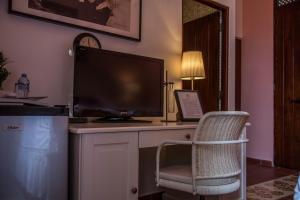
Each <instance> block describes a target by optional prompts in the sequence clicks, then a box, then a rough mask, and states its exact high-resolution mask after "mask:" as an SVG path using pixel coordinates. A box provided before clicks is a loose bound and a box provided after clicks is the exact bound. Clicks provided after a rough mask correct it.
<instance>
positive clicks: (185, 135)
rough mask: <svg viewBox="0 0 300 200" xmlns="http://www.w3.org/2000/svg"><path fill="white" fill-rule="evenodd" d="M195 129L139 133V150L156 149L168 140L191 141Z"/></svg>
mask: <svg viewBox="0 0 300 200" xmlns="http://www.w3.org/2000/svg"><path fill="white" fill-rule="evenodd" d="M194 132H195V129H176V130H160V131H141V132H139V148H146V147H156V146H158V145H160V144H161V143H162V142H164V141H166V140H191V139H192V138H193V135H194Z"/></svg>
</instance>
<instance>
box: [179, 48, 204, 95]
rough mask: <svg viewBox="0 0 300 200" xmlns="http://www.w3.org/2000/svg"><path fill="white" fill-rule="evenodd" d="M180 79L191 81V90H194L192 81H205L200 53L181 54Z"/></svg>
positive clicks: (188, 52) (187, 52)
mask: <svg viewBox="0 0 300 200" xmlns="http://www.w3.org/2000/svg"><path fill="white" fill-rule="evenodd" d="M181 79H182V80H191V81H192V90H194V80H198V79H205V69H204V62H203V55H202V52H201V51H186V52H183V55H182V63H181Z"/></svg>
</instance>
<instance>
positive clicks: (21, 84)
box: [15, 74, 30, 98]
mask: <svg viewBox="0 0 300 200" xmlns="http://www.w3.org/2000/svg"><path fill="white" fill-rule="evenodd" d="M29 88H30V81H29V79H28V78H27V75H26V74H22V75H21V77H20V78H19V80H18V82H17V83H16V84H15V90H16V95H17V98H27V97H28V94H29Z"/></svg>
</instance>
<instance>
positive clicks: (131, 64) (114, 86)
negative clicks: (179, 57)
mask: <svg viewBox="0 0 300 200" xmlns="http://www.w3.org/2000/svg"><path fill="white" fill-rule="evenodd" d="M163 81H164V62H163V60H160V59H155V58H149V57H143V56H137V55H131V54H125V53H119V52H113V51H107V50H99V49H93V48H87V47H78V48H76V52H75V71H74V96H73V113H74V116H75V117H155V116H157V117H158V116H162V115H163Z"/></svg>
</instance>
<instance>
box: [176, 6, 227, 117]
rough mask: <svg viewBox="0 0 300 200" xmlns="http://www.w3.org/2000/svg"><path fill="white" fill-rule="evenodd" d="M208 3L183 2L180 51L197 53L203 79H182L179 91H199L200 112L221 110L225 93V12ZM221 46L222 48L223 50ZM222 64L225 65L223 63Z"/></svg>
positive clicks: (224, 107) (224, 104)
mask: <svg viewBox="0 0 300 200" xmlns="http://www.w3.org/2000/svg"><path fill="white" fill-rule="evenodd" d="M207 2H209V1H208V0H205V1H203V0H183V3H182V5H183V12H182V13H183V16H182V19H183V52H186V51H201V52H202V54H203V61H204V68H205V79H202V80H194V81H193V84H192V81H189V80H183V81H182V83H183V84H182V85H183V89H191V88H192V85H193V88H194V90H199V93H200V100H201V104H202V107H203V110H204V112H209V111H216V110H225V109H226V107H227V106H226V102H227V101H226V100H225V99H226V96H227V95H226V91H227V85H226V80H227V63H226V60H227V59H226V56H227V54H226V52H224V50H225V51H226V49H227V47H226V41H225V40H226V29H225V28H227V26H225V23H224V19H225V17H226V13H224V12H226V11H228V10H226V9H222V8H221V7H220V9H219V8H218V7H217V5H216V6H215V4H214V3H213V4H214V7H213V6H210V5H207V4H206V3H207ZM224 47H225V48H224ZM224 61H225V62H224Z"/></svg>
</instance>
